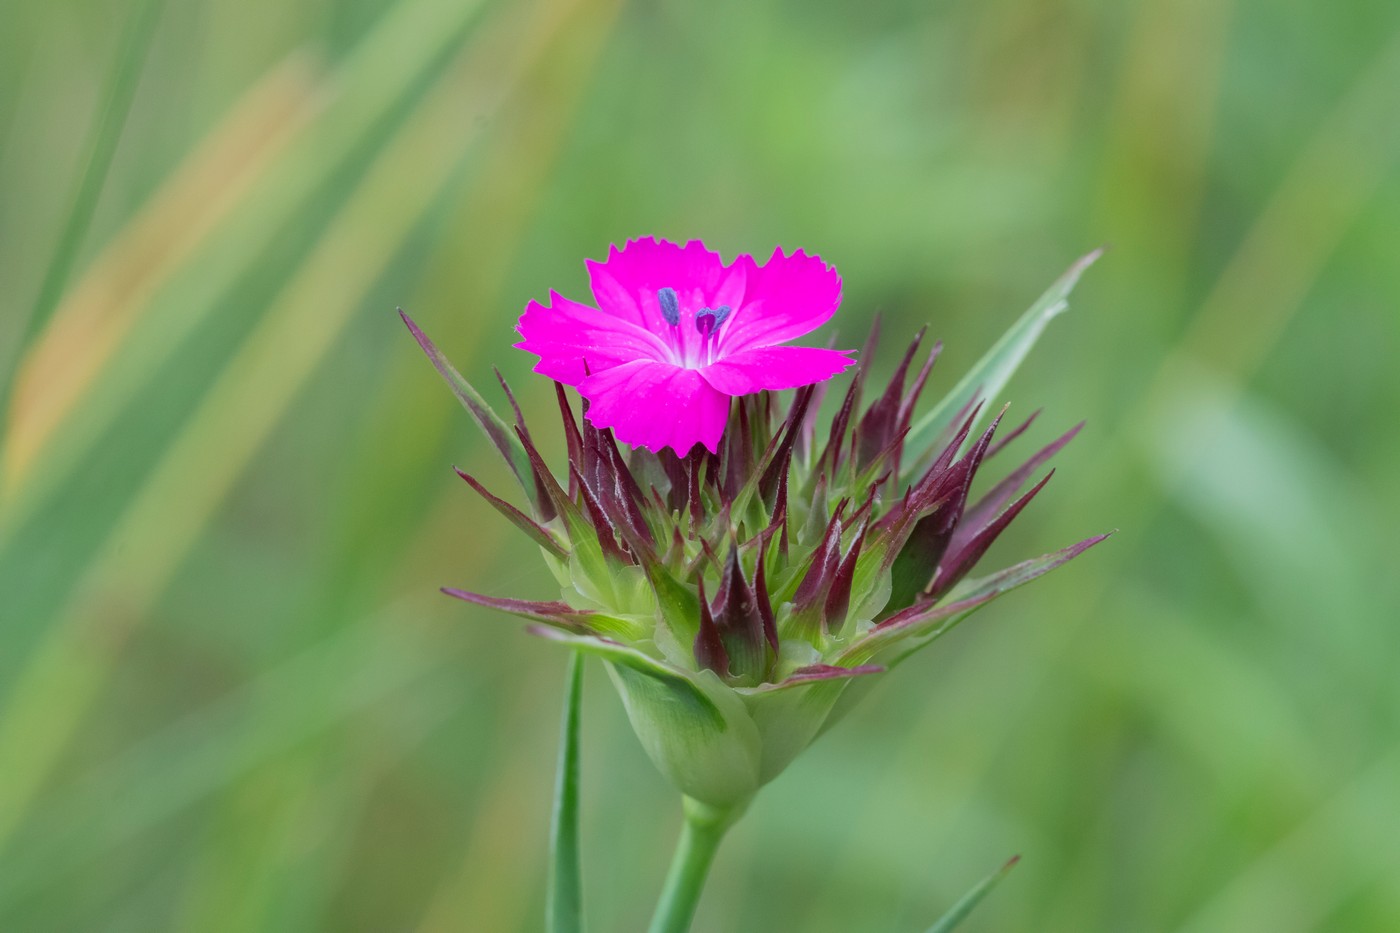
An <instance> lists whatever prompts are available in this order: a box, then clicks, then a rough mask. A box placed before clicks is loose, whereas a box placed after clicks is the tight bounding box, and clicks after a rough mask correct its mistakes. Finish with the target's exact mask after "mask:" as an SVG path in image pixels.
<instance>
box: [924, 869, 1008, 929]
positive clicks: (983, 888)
mask: <svg viewBox="0 0 1400 933" xmlns="http://www.w3.org/2000/svg"><path fill="white" fill-rule="evenodd" d="M1020 860H1021V856H1019V855H1014V856H1012V857H1011V860H1010V861H1008V862H1007V863H1006V864H1005V865H1003V866H1001V867H1000V868H998V869H997V870H996V871H994V872H992V873H991V874H990V875H988V876H987V877H985V878H983V879H982V880H981V881H980V882H978V884H977V886H976V887H974V888H973V889H972V890H971V891H968V892H967V893H966V894H964V895H963V896H962V897H961V898H960V899H959V900H958V902H957V903H956V904H954V905H953V906H952V907H950V908H948V912H947V913H946V914H944V915H943V916H942V917H939V918H938V922H936V923H935V924H934V925H933V926H931V927H929V928H928V930H927V931H926V933H950V931H952V930H956V929H957V928H958V924H960V923H962V922H963V921H964V920H966V919H967V915H968V914H970V913H972V909H973V908H974V907H976V906H977V905H978V904H979V903H981V901H982V898H984V897H986V896H987V894H988V892H990V891H991V890H992V888H994V887H996V886H997V885H998V884H1000V883H1001V879H1003V878H1005V877H1006V876H1007V875H1008V874H1010V872H1011V869H1013V868H1015V867H1016V863H1017V862H1019V861H1020Z"/></svg>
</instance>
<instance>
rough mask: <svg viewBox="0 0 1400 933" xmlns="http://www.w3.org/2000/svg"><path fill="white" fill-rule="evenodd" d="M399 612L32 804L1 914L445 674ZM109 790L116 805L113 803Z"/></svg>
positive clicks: (314, 651)
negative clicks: (407, 633)
mask: <svg viewBox="0 0 1400 933" xmlns="http://www.w3.org/2000/svg"><path fill="white" fill-rule="evenodd" d="M406 615H407V613H406V612H404V611H402V610H390V611H388V612H386V613H384V615H383V616H381V617H379V618H374V619H366V620H364V621H362V622H357V623H352V624H350V625H348V626H347V627H346V628H345V629H343V630H342V631H340V632H337V633H335V634H334V635H332V636H330V637H327V638H325V639H323V640H321V641H320V642H318V643H316V644H315V645H313V646H312V647H310V648H308V649H307V650H306V651H304V652H302V653H301V654H300V655H296V656H294V657H292V658H290V659H288V660H287V661H284V662H283V663H282V664H280V665H279V666H277V667H274V668H271V669H269V670H267V671H265V672H263V673H262V674H261V675H260V676H258V677H257V678H255V679H253V680H251V681H249V682H248V683H247V684H246V685H244V686H242V687H240V688H238V689H237V690H235V691H233V692H231V693H229V694H228V695H226V696H224V697H221V698H220V699H218V700H216V701H214V702H212V703H209V704H207V705H206V706H204V707H202V708H201V709H199V710H197V711H195V712H193V713H191V714H190V715H189V716H187V717H185V718H184V719H181V720H177V721H176V722H174V723H172V724H171V725H169V726H168V727H166V728H165V729H163V730H161V731H159V732H157V733H155V734H153V735H151V736H148V737H147V738H145V739H143V740H142V741H141V742H139V743H137V744H135V745H132V746H130V747H129V748H127V749H126V750H125V751H124V752H123V753H122V754H121V755H120V756H118V757H117V758H116V759H115V760H113V761H111V762H109V763H107V764H106V765H104V766H102V767H100V768H97V769H94V770H93V771H92V772H91V773H90V774H89V775H87V776H86V777H84V778H83V779H82V780H80V781H79V782H77V783H76V784H74V785H72V786H69V787H66V788H64V789H63V791H62V792H61V793H60V794H58V795H56V796H55V798H54V799H53V800H51V801H45V802H44V803H42V804H37V805H36V806H35V807H34V810H33V815H34V817H35V818H34V820H33V824H32V825H33V827H34V829H32V830H30V829H28V828H26V830H24V831H23V832H22V833H21V836H20V837H19V839H18V840H17V841H21V842H22V843H23V845H22V846H20V847H19V848H20V849H21V850H22V852H23V855H22V857H7V858H6V859H5V870H4V872H3V873H0V916H3V912H4V910H5V909H7V908H8V907H10V906H12V904H13V902H14V901H15V900H16V899H18V898H21V897H23V896H25V895H26V894H27V893H29V892H32V891H33V890H34V888H35V887H36V886H41V885H44V884H49V883H53V882H54V880H55V879H61V878H62V877H64V875H63V873H64V871H65V870H71V869H72V868H73V867H75V866H76V865H80V864H82V863H84V862H85V861H87V860H90V859H102V858H104V857H110V855H111V853H112V851H113V849H114V848H115V847H116V846H118V845H120V844H122V843H124V842H127V841H129V840H130V839H131V838H132V837H133V836H134V835H136V834H138V833H141V832H143V831H147V830H149V829H150V827H151V826H152V825H154V824H156V823H158V822H159V821H161V820H164V819H168V818H169V817H170V816H171V815H172V814H174V813H177V812H179V811H180V810H181V809H182V808H185V807H188V806H191V805H192V804H194V803H195V802H197V801H198V800H200V799H202V798H204V797H206V796H208V795H210V794H212V793H214V792H216V791H218V790H220V789H222V788H224V787H226V786H227V785H229V784H230V783H232V782H235V781H237V780H241V779H242V778H244V777H245V776H247V775H248V774H249V773H250V772H251V771H252V770H253V769H254V768H255V767H256V766H258V765H260V764H263V763H265V762H267V761H269V760H271V759H274V758H276V757H277V756H279V755H284V754H287V753H289V752H293V751H295V750H296V749H297V748H299V747H301V746H303V745H304V744H305V743H306V742H308V741H309V740H311V739H314V738H315V737H317V736H319V735H321V734H322V733H325V732H327V731H329V730H330V729H331V728H332V727H333V726H335V725H336V724H337V723H340V722H343V721H344V720H346V719H349V718H351V717H353V716H355V715H356V714H358V713H359V712H361V711H363V710H365V709H368V708H376V707H378V706H380V705H382V704H384V703H386V702H387V701H388V700H389V698H390V697H392V696H393V695H395V694H397V693H400V692H402V691H405V690H408V689H410V688H412V689H424V687H425V685H427V684H430V683H431V682H433V681H434V680H435V679H437V678H439V677H444V676H446V677H451V676H453V675H452V672H451V670H450V669H449V668H448V666H447V664H446V663H445V659H444V658H443V657H442V656H441V655H440V654H439V653H436V652H434V651H433V650H432V648H431V646H430V645H427V644H424V643H413V642H411V641H409V640H406V639H405V638H404V637H403V635H402V632H403V631H404V627H405V618H404V617H405V616H406ZM6 760H7V761H12V760H13V759H6ZM114 792H117V793H120V795H121V799H122V804H121V806H116V807H114V806H113V805H112V795H113V793H114Z"/></svg>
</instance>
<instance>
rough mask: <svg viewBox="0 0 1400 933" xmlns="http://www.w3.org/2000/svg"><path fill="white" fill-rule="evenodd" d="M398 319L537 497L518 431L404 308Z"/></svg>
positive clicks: (522, 483)
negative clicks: (400, 319) (493, 407)
mask: <svg viewBox="0 0 1400 933" xmlns="http://www.w3.org/2000/svg"><path fill="white" fill-rule="evenodd" d="M399 317H401V318H403V322H404V324H406V325H407V326H408V330H409V332H410V333H411V334H413V339H414V340H416V341H417V342H418V346H419V347H421V348H422V349H423V353H424V354H426V355H427V357H428V359H429V361H430V362H432V364H433V368H434V369H436V370H437V371H438V373H439V374H441V376H442V378H443V379H444V380H445V381H446V382H447V385H448V386H449V387H450V388H451V389H452V394H453V395H455V396H457V401H459V402H461V403H462V407H463V408H465V409H466V410H467V411H468V412H469V413H470V414H471V416H472V418H473V419H474V420H475V421H476V423H477V425H478V426H479V427H480V428H481V430H482V433H484V434H485V435H486V438H487V440H489V441H490V442H491V443H492V444H493V445H494V446H495V448H496V449H497V450H498V451H500V453H501V457H502V458H503V459H504V460H505V461H506V465H507V466H509V467H510V468H511V471H512V472H513V473H515V478H516V479H517V480H519V481H520V488H521V489H523V490H525V495H526V496H531V497H532V496H533V495H534V486H533V483H532V481H531V473H530V461H529V458H528V457H526V455H525V448H524V446H523V445H522V444H521V443H520V439H519V438H518V437H516V436H515V432H514V431H513V430H512V429H511V428H510V427H509V426H508V425H507V424H506V423H505V421H504V420H503V419H502V418H501V416H500V415H498V414H496V412H495V411H494V410H493V409H492V408H491V405H490V403H489V402H487V401H486V399H485V398H483V397H482V395H481V393H480V392H478V391H477V390H476V387H475V386H473V385H472V384H471V383H470V382H468V381H467V380H466V379H465V378H464V377H463V376H462V374H461V373H459V372H457V368H456V367H455V366H453V365H452V364H451V363H450V362H449V361H448V359H447V357H446V356H444V355H443V352H442V351H441V350H439V349H438V348H437V345H436V344H434V343H433V342H432V340H430V339H429V338H428V335H427V334H425V333H423V331H422V330H421V329H420V328H419V327H418V325H417V324H415V323H414V322H413V318H411V317H409V316H408V314H407V313H405V312H404V310H403V309H402V308H400V309H399Z"/></svg>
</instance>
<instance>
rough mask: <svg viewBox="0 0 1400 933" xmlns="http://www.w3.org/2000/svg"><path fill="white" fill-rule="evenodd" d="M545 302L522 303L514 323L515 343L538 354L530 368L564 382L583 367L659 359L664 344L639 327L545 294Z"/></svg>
mask: <svg viewBox="0 0 1400 933" xmlns="http://www.w3.org/2000/svg"><path fill="white" fill-rule="evenodd" d="M549 300H550V305H549V306H545V305H541V304H540V303H539V302H537V301H532V302H530V303H529V304H528V305H527V306H526V307H525V313H524V314H522V315H521V316H520V323H518V324H517V325H516V327H515V329H516V331H518V332H519V334H520V336H521V337H523V338H524V339H523V340H521V341H520V342H519V343H517V344H515V346H516V347H518V348H519V349H521V350H524V351H526V352H528V353H533V354H535V355H536V356H538V357H539V358H540V361H539V363H538V364H536V366H535V372H537V373H542V374H543V375H546V376H548V377H549V378H551V379H556V380H558V381H559V382H562V383H565V384H567V385H578V384H579V383H580V382H582V381H583V378H584V376H585V375H587V372H586V371H585V363H586V364H587V371H591V372H598V371H600V370H604V369H609V368H611V367H613V366H617V365H618V364H620V363H627V362H630V361H632V360H636V359H664V358H665V357H666V356H667V355H668V351H667V349H666V345H665V344H664V343H662V341H661V340H660V338H658V337H657V336H656V335H655V334H652V333H651V332H650V331H648V330H646V329H645V328H643V327H641V326H639V325H637V324H635V323H633V322H631V321H629V320H627V319H626V318H623V317H618V316H617V315H614V314H610V313H608V312H607V311H600V310H598V309H597V308H590V307H589V306H588V305H584V304H579V303H578V302H577V301H570V300H569V299H567V298H565V297H564V296H562V295H560V294H559V293H557V292H550V293H549Z"/></svg>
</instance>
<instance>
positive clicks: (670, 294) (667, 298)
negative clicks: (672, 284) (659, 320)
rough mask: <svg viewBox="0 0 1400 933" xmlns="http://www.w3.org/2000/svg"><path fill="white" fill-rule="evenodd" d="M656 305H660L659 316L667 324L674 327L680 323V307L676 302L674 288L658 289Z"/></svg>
mask: <svg viewBox="0 0 1400 933" xmlns="http://www.w3.org/2000/svg"><path fill="white" fill-rule="evenodd" d="M656 303H657V304H659V305H661V316H662V317H664V318H665V319H666V323H667V324H670V325H671V326H672V327H675V326H676V325H677V324H679V323H680V322H681V306H680V302H678V301H676V290H675V289H674V288H658V289H657V290H656Z"/></svg>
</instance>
